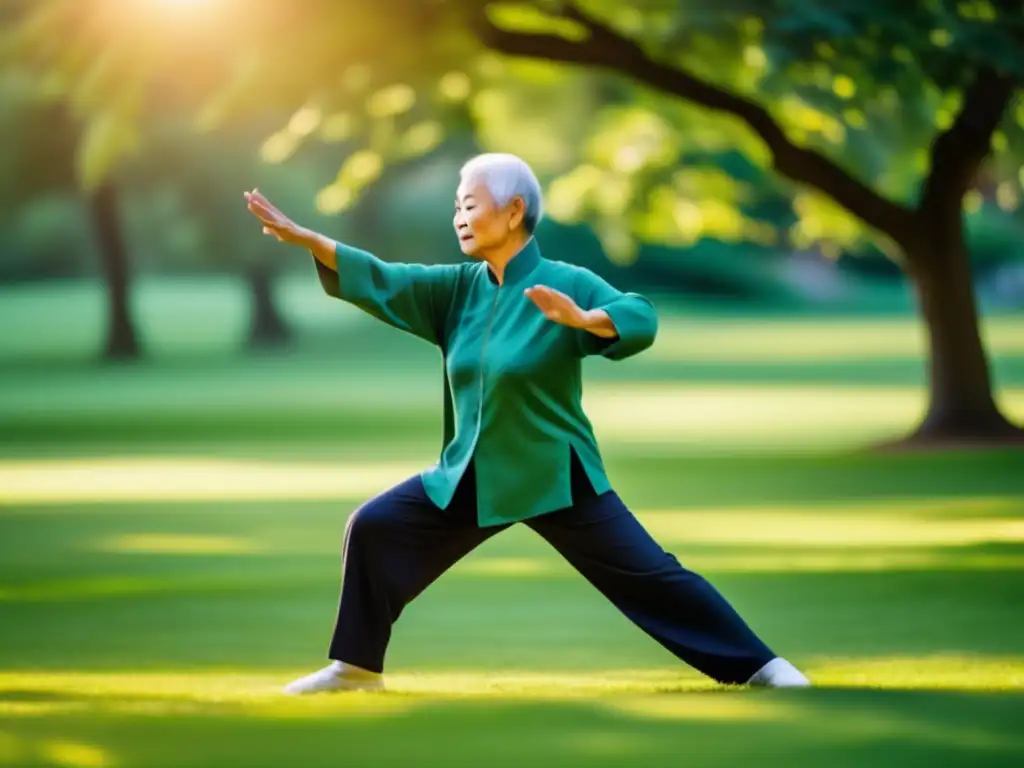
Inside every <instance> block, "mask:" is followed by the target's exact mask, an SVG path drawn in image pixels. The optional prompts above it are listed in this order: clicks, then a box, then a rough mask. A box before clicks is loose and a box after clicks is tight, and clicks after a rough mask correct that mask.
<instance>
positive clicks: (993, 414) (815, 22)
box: [475, 2, 1024, 443]
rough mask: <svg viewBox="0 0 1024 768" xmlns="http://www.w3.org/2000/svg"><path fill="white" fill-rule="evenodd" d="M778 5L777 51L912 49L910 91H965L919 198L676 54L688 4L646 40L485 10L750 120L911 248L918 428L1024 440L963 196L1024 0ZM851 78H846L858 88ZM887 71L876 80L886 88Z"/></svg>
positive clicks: (524, 43) (997, 111)
mask: <svg viewBox="0 0 1024 768" xmlns="http://www.w3.org/2000/svg"><path fill="white" fill-rule="evenodd" d="M646 5H647V8H648V10H653V8H654V7H656V6H660V7H661V9H662V10H663V11H667V9H668V4H667V3H665V4H661V3H648V4H646ZM741 5H743V4H741ZM764 5H765V4H759V5H758V6H757V8H758V9H760V8H761V7H762V6H764ZM771 6H772V7H771V11H772V14H771V16H770V17H769V18H767V19H765V20H764V22H763V25H762V24H755V25H753V26H754V27H755V29H756V28H760V29H762V30H763V31H764V33H765V35H766V38H765V41H764V42H765V47H764V49H763V50H765V58H766V59H767V58H768V57H769V55H775V56H777V57H778V58H779V59H780V60H781V61H782V63H783V64H784V65H792V64H793V63H794V62H797V63H799V62H802V61H807V60H812V61H813V60H814V58H818V59H821V58H822V50H823V49H822V44H825V45H829V46H832V47H833V48H835V49H837V52H836V54H835V55H836V56H837V57H839V58H841V59H842V60H843V61H844V62H845V63H846V64H847V65H848V66H850V67H853V66H856V65H858V64H859V66H860V68H861V69H868V68H871V67H875V68H876V69H877V68H879V67H880V68H882V69H883V72H876V73H873V74H875V75H876V77H877V76H878V75H882V76H884V75H885V72H884V68H885V64H886V62H885V61H884V60H883V59H882V57H881V56H880V55H879V52H880V51H885V50H896V49H897V47H899V48H898V50H900V52H901V58H902V59H903V60H904V61H903V62H902V64H901V62H899V61H897V62H895V63H894V64H893V65H891V66H890V67H889V69H890V72H889V73H888V74H889V75H890V82H892V83H894V84H895V85H897V87H898V88H899V89H900V91H901V92H907V93H914V92H915V91H914V90H912V89H914V88H916V89H921V88H922V87H928V88H930V89H932V90H933V91H939V92H941V93H942V94H943V96H945V97H947V98H948V101H952V102H956V101H959V107H958V108H956V109H955V111H951V114H950V115H949V119H948V120H947V124H946V125H945V127H940V128H939V129H938V130H937V131H936V132H935V133H934V135H933V136H932V137H931V140H930V143H928V144H922V145H921V146H920V150H927V153H928V155H927V163H926V169H925V173H924V176H923V178H922V179H921V180H920V183H919V184H918V186H917V189H916V190H914V191H915V192H916V194H914V195H913V196H912V197H911V198H910V199H904V200H899V199H895V200H894V199H892V198H890V197H887V196H884V195H883V194H882V193H880V192H879V191H878V190H877V189H874V188H872V187H871V186H869V183H868V182H867V181H864V180H861V179H860V178H858V176H857V175H855V174H854V173H852V172H851V171H848V170H846V169H844V168H843V167H842V166H841V165H840V164H839V163H838V162H836V161H834V160H832V159H830V158H829V157H828V156H827V155H826V154H825V153H824V152H823V151H821V150H820V149H816V148H813V147H808V146H806V145H805V144H804V143H802V142H798V141H796V140H794V139H792V138H791V137H790V136H788V135H787V133H786V131H785V130H784V128H783V126H782V124H781V123H780V121H779V120H778V119H777V118H776V117H774V116H773V114H772V112H771V111H770V110H769V109H766V108H765V107H763V106H760V105H759V104H757V103H756V102H755V101H754V100H753V99H751V98H749V97H747V96H745V95H742V94H739V93H735V92H732V91H730V90H727V89H725V88H723V87H721V86H719V85H717V84H715V83H714V82H712V81H711V80H710V79H709V78H707V77H702V76H700V75H698V74H695V73H694V72H692V71H688V70H687V69H686V68H685V67H682V66H677V65H675V64H674V63H672V59H673V58H676V59H678V58H679V57H672V56H671V54H670V53H669V52H670V51H671V50H673V46H674V45H676V44H677V42H678V41H679V40H681V39H685V38H686V26H685V22H684V21H683V19H685V15H684V14H682V13H680V14H679V19H680V23H679V25H678V26H673V25H672V24H667V25H666V32H665V33H664V35H662V36H661V38H660V40H658V44H654V43H648V44H641V43H638V42H636V40H635V39H632V38H631V37H630V36H628V35H627V34H625V33H624V32H623V31H620V29H619V28H617V27H616V26H614V25H613V23H610V22H608V21H605V20H601V19H600V18H599V17H598V16H597V15H596V14H593V13H589V12H584V11H583V10H581V9H580V8H578V7H576V6H572V5H566V6H563V7H562V8H561V9H560V10H559V11H558V12H557V14H558V15H557V18H558V19H559V20H560V21H562V22H569V23H571V24H574V25H576V26H577V27H578V28H579V30H581V31H580V33H579V34H577V35H576V36H575V37H574V39H570V38H569V37H567V36H565V35H561V34H556V33H552V32H550V31H542V32H529V31H522V30H521V29H510V28H508V27H507V26H502V25H500V24H499V23H495V21H494V20H493V19H492V18H491V17H490V16H488V15H486V14H485V13H480V14H478V15H477V17H476V22H475V23H476V26H475V29H476V30H477V34H478V35H479V37H480V38H481V40H482V41H484V42H485V43H486V44H487V45H488V46H489V47H491V48H492V49H494V50H499V51H502V52H503V53H506V54H509V55H513V56H526V57H536V58H544V59H548V60H551V61H560V62H564V63H567V64H573V65H582V66H590V67H600V68H604V69H609V70H612V71H615V72H618V73H621V74H624V75H628V76H630V77H631V78H633V79H634V80H635V81H637V82H639V83H643V84H644V85H646V86H649V87H652V88H654V89H656V90H658V91H660V92H662V93H665V94H668V95H671V96H674V97H676V98H678V99H680V100H681V101H685V102H688V103H692V104H695V105H699V106H701V107H703V108H704V109H707V110H711V111H714V112H717V113H722V114H727V115H730V116H732V117H735V118H737V119H738V120H739V121H742V122H743V123H744V124H745V125H746V126H747V127H749V128H750V129H751V130H752V131H753V132H754V133H755V134H756V135H757V136H758V137H759V138H760V139H761V141H762V142H763V143H764V145H765V146H766V147H767V150H768V153H769V155H770V158H771V164H772V167H773V168H774V169H775V170H776V171H777V172H778V173H779V174H781V175H783V176H785V177H787V178H789V179H791V180H793V181H795V182H798V183H800V184H802V185H804V186H806V187H808V188H810V189H813V190H815V191H817V192H819V193H821V194H822V195H824V196H826V197H827V198H829V199H830V200H831V201H832V202H834V203H835V204H836V205H838V206H839V207H841V208H842V209H844V210H845V211H846V212H848V213H849V214H851V215H852V216H854V217H856V219H858V220H859V221H861V222H863V223H864V224H865V225H866V226H867V227H869V228H870V229H872V230H874V231H875V232H877V233H879V234H881V235H883V236H884V237H885V238H887V239H888V240H889V241H891V242H892V243H893V244H895V246H896V248H897V249H898V257H897V258H899V259H900V261H901V263H902V265H903V267H904V269H905V271H906V272H907V275H908V277H909V278H910V279H911V281H912V282H913V284H914V286H915V288H916V291H917V295H918V297H919V302H920V307H921V312H922V315H923V318H924V321H925V324H926V326H927V329H928V338H929V350H930V363H931V365H930V373H931V376H930V393H929V394H930V397H929V407H928V413H927V416H926V417H925V420H924V422H923V423H922V424H921V425H920V427H919V428H918V430H917V432H916V437H917V438H919V439H922V440H926V441H940V442H953V443H959V442H963V441H976V440H980V441H992V440H1004V439H1005V440H1014V441H1018V440H1020V439H1021V432H1020V430H1018V429H1016V428H1015V427H1013V426H1012V425H1010V424H1009V423H1008V422H1007V420H1006V419H1005V417H1004V416H1003V415H1002V414H1001V413H1000V411H999V409H998V408H997V406H996V404H995V402H994V399H993V396H992V384H991V378H990V372H989V366H988V361H987V359H986V355H985V352H984V348H983V345H982V342H981V338H980V333H979V327H978V315H977V307H976V303H975V298H974V294H973V289H972V281H971V276H970V269H969V261H968V254H967V248H966V244H965V238H964V225H963V214H962V208H963V201H964V197H965V195H966V194H967V193H968V192H969V191H970V189H971V188H972V185H973V183H974V181H975V179H976V176H977V174H978V172H979V169H980V168H981V166H982V163H983V162H984V160H985V158H986V157H987V156H988V154H989V151H990V146H991V143H992V138H993V135H994V134H995V133H996V131H997V129H999V128H1000V126H1001V125H1003V124H1004V120H1005V118H1006V112H1007V108H1008V106H1009V104H1010V102H1011V97H1012V96H1013V94H1014V93H1015V91H1016V90H1017V88H1018V86H1019V82H1020V77H1021V75H1022V73H1021V71H1020V69H1021V66H1022V65H1021V61H1020V59H1019V57H1018V56H1017V55H1016V54H1015V51H1016V50H1018V46H1019V45H1020V43H1019V41H1020V40H1024V35H1022V32H1024V27H1022V24H1024V17H1022V16H1021V15H1020V14H1019V10H1018V9H1016V8H1015V7H1014V6H1015V4H1012V3H1003V4H994V3H989V2H975V3H968V4H961V6H964V7H970V9H971V11H968V12H967V13H966V14H965V13H963V11H962V10H960V12H959V13H958V12H957V11H955V10H954V11H950V10H948V9H947V8H946V7H945V6H944V4H940V3H929V2H921V3H905V4H902V5H901V7H900V10H899V11H898V12H894V10H893V8H892V7H891V6H889V5H888V4H883V3H873V2H858V3H856V4H852V3H851V4H836V3H820V4H819V3H811V2H776V3H773V4H771ZM754 8H755V6H753V5H751V6H750V7H749V10H751V11H753V10H754ZM972 11H973V12H972ZM715 18H716V19H717V20H719V21H720V20H721V19H722V17H721V15H718V16H717V17H715ZM751 18H753V17H751ZM826 41H828V42H826ZM825 55H827V54H825ZM911 65H913V66H911ZM839 74H840V75H843V76H845V77H846V78H847V80H850V78H849V76H847V75H845V73H842V72H841V71H840V73H839ZM839 82H840V86H839V89H840V90H842V89H844V88H848V87H849V85H848V84H847V83H846V82H845V81H839ZM851 83H852V81H851ZM884 83H885V81H884V80H881V81H879V80H875V84H876V86H878V85H884ZM833 84H835V81H833ZM904 88H905V89H906V90H903V89H904Z"/></svg>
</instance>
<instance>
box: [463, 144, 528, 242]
mask: <svg viewBox="0 0 1024 768" xmlns="http://www.w3.org/2000/svg"><path fill="white" fill-rule="evenodd" d="M471 176H475V177H478V178H479V179H480V180H481V181H482V182H483V184H484V186H485V187H487V191H488V192H490V193H491V196H492V197H493V198H494V201H495V202H496V203H497V204H498V205H499V206H505V205H508V204H509V203H510V202H511V201H512V198H514V197H521V198H523V206H524V208H525V212H524V214H523V226H524V227H525V228H526V231H527V232H529V233H530V234H533V231H534V230H535V229H536V228H537V225H538V224H539V223H540V220H541V218H542V217H543V215H544V204H543V197H542V194H541V190H540V182H539V181H537V177H536V175H534V173H533V171H532V170H531V169H530V166H529V165H527V164H526V162H525V161H524V160H523V159H522V158H519V157H516V156H515V155H509V154H505V153H502V152H489V153H487V154H483V155H477V156H476V157H474V158H472V159H471V160H470V161H469V162H467V163H466V164H465V165H464V166H462V170H461V171H460V172H459V177H460V178H461V179H467V178H469V177H471Z"/></svg>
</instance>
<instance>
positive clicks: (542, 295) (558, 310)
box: [524, 285, 591, 329]
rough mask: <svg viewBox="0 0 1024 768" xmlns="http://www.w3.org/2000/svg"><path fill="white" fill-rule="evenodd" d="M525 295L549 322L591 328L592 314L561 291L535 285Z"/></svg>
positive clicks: (570, 326)
mask: <svg viewBox="0 0 1024 768" xmlns="http://www.w3.org/2000/svg"><path fill="white" fill-rule="evenodd" d="M524 293H525V294H526V295H527V296H528V297H529V298H530V300H531V301H533V303H534V304H536V305H537V307H538V308H539V309H540V311H541V312H543V313H544V315H545V317H547V319H548V320H551V321H552V322H555V323H558V324H560V325H565V326H568V327H569V328H583V329H586V328H587V327H589V325H590V322H591V314H590V313H589V312H587V311H586V310H584V309H580V307H579V305H577V304H576V302H575V301H573V300H572V298H571V297H570V296H567V295H566V294H564V293H562V292H561V291H556V290H555V289H554V288H548V287H547V286H546V285H535V286H533V287H532V288H527V289H526V290H525V291H524Z"/></svg>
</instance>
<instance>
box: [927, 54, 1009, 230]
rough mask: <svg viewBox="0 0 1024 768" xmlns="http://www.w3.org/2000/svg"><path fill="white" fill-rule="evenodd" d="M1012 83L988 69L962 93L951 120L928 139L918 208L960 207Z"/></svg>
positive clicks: (978, 75) (983, 158)
mask: <svg viewBox="0 0 1024 768" xmlns="http://www.w3.org/2000/svg"><path fill="white" fill-rule="evenodd" d="M1016 87H1017V86H1016V83H1015V81H1014V79H1013V78H1012V77H1010V76H1008V75H1004V74H998V73H996V72H994V71H992V70H990V69H983V70H981V71H979V72H978V74H977V75H976V76H975V78H974V81H973V82H972V83H971V85H970V86H969V87H968V88H967V91H966V92H965V93H964V98H963V102H962V103H961V105H960V111H959V112H958V113H957V115H956V117H955V118H954V119H953V124H952V125H951V126H950V127H949V128H947V129H946V130H945V131H943V132H942V133H940V134H939V135H938V136H936V137H935V140H934V141H933V142H932V148H931V163H930V168H929V171H928V177H927V179H926V180H925V183H924V192H923V194H922V196H921V211H923V212H926V213H931V212H938V208H941V207H942V206H943V205H944V204H945V205H947V206H954V207H955V210H956V211H959V210H960V205H961V200H962V198H963V196H964V193H965V192H967V190H968V189H970V187H971V184H972V183H974V180H975V178H976V176H977V174H978V170H979V169H980V168H981V164H982V163H983V162H984V161H985V158H986V157H987V156H988V153H989V149H990V147H991V144H992V134H994V133H995V131H996V128H998V127H999V123H1000V122H1002V119H1003V115H1004V114H1005V112H1006V108H1007V106H1008V105H1009V103H1010V99H1011V97H1012V96H1013V93H1014V90H1015V89H1016ZM943 213H948V211H943Z"/></svg>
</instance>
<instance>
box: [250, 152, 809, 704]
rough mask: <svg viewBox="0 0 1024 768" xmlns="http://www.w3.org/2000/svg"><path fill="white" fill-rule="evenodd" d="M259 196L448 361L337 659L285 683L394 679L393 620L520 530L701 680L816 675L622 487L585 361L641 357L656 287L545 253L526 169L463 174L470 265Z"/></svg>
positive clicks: (312, 687) (358, 565)
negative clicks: (437, 413) (585, 378)
mask: <svg viewBox="0 0 1024 768" xmlns="http://www.w3.org/2000/svg"><path fill="white" fill-rule="evenodd" d="M245 197H246V200H247V201H248V207H249V210H250V211H251V212H252V213H253V214H254V215H255V216H256V217H257V218H259V219H260V221H261V222H262V224H263V232H264V233H265V234H268V235H273V236H276V237H277V238H278V239H279V240H281V241H283V242H286V243H292V244H295V245H299V246H302V247H303V248H306V249H309V250H310V251H311V252H312V254H313V256H314V257H315V264H316V267H317V272H318V274H319V277H320V281H321V283H322V284H323V287H324V290H325V291H326V292H327V293H328V294H330V295H331V296H333V297H336V298H339V299H343V300H344V301H347V302H349V303H351V304H354V305H355V306H357V307H360V308H361V309H363V310H365V311H366V312H368V313H369V314H371V315H373V316H374V317H376V318H378V319H380V320H383V321H384V322H385V323H388V324H390V325H392V326H395V327H397V328H400V329H401V330H403V331H407V332H408V333H412V334H414V335H416V336H418V337H420V338H422V339H424V340H426V341H429V342H430V343H432V344H436V345H437V346H438V347H440V349H441V352H442V355H443V357H444V373H445V375H444V379H445V380H444V392H445V409H444V448H443V451H442V453H441V457H440V460H439V461H438V462H437V463H436V464H435V465H434V466H432V467H430V468H429V469H426V470H424V471H423V472H422V473H420V474H419V475H417V476H415V477H412V478H410V479H408V480H406V481H404V482H402V483H400V484H399V485H397V486H395V487H394V488H392V489H390V490H388V491H385V492H384V493H382V494H381V495H379V496H377V497H376V498H373V499H371V500H370V501H368V502H367V503H365V504H364V505H363V506H361V507H360V508H359V509H357V510H356V511H355V512H354V513H353V514H352V515H351V517H350V518H349V521H348V525H347V528H346V530H345V537H344V545H343V548H344V551H343V560H342V574H341V598H340V606H339V609H338V616H337V622H336V625H335V630H334V636H333V639H332V642H331V645H330V652H329V658H330V659H331V660H332V663H331V664H330V665H329V666H327V667H326V668H324V669H321V670H319V671H317V672H314V673H313V674H311V675H308V676H306V677H303V678H300V679H299V680H296V681H294V682H293V683H291V684H290V685H288V686H287V687H286V689H285V691H286V692H288V693H295V694H307V693H319V692H326V691H338V690H375V689H380V688H382V687H383V678H382V673H383V669H384V656H385V652H386V650H387V646H388V641H389V639H390V637H391V628H392V626H393V625H394V623H395V621H396V620H397V619H398V617H399V616H400V615H401V613H402V610H403V609H404V608H405V606H406V605H408V604H409V603H410V602H411V601H412V600H413V599H415V597H416V596H417V595H419V594H420V593H421V592H423V590H424V589H426V588H427V587H428V586H429V585H430V584H431V583H432V582H433V581H435V580H436V579H437V578H438V577H439V576H441V574H443V573H444V572H445V571H446V570H448V569H449V568H450V567H452V566H453V565H454V564H455V563H456V562H457V561H458V560H459V559H461V558H462V557H464V556H465V555H466V554H468V553H469V552H470V551H471V550H473V549H474V548H475V547H477V546H478V545H480V544H481V543H483V542H484V541H486V540H487V539H489V538H490V537H492V536H494V535H495V534H498V533H500V532H501V531H503V530H505V529H506V528H508V527H509V526H511V525H514V524H516V523H524V524H526V525H528V526H529V527H530V528H532V529H533V530H534V531H536V532H537V533H538V534H540V535H541V536H542V537H543V538H544V539H545V540H546V541H547V542H548V543H549V544H551V546H553V547H554V548H555V549H556V550H557V551H558V552H559V553H560V554H561V555H562V556H563V557H564V558H565V559H566V560H568V561H569V563H571V564H572V566H573V567H574V568H576V570H577V571H579V572H580V573H581V574H582V575H583V576H584V577H585V578H586V579H587V580H588V581H589V582H590V583H591V584H593V585H594V586H595V587H596V588H597V589H598V590H600V591H601V593H602V594H603V595H604V596H605V597H607V598H608V599H609V600H610V601H611V602H612V603H613V604H614V605H615V606H616V607H617V608H618V609H619V610H621V611H622V612H623V613H624V614H625V615H626V616H627V617H628V618H629V619H631V620H632V621H633V622H634V623H635V624H636V625H637V626H639V627H640V628H641V629H642V630H643V631H644V632H646V633H647V634H648V635H650V636H651V637H652V638H654V639H655V640H656V641H657V642H659V643H660V644H661V645H662V646H664V647H665V648H666V649H668V650H669V651H670V652H671V653H673V654H675V655H676V656H677V657H678V658H680V659H681V660H682V661H684V662H686V663H687V664H689V665H691V666H692V667H694V668H696V669H698V670H700V671H701V672H702V673H704V674H705V675H708V676H709V677H711V678H713V679H715V680H717V681H719V682H722V683H733V684H743V683H747V684H751V685H761V686H770V687H783V686H802V685H808V684H809V683H808V680H807V678H805V677H804V676H803V675H802V674H801V673H800V672H799V671H798V670H797V669H796V668H795V667H793V665H791V664H790V663H789V662H787V661H786V660H784V659H782V658H780V657H778V656H776V655H775V654H774V653H772V651H771V650H769V648H768V647H767V646H766V645H765V644H764V643H763V642H762V641H761V640H760V639H759V638H758V637H757V636H756V635H755V634H754V632H752V631H751V629H750V628H749V627H748V626H747V625H746V624H745V623H744V621H743V620H742V619H741V618H740V616H739V615H738V614H737V613H736V611H735V610H733V608H732V607H731V606H730V605H729V603H728V602H726V600H725V599H724V598H723V597H722V596H721V595H720V594H719V593H718V592H717V591H716V590H715V589H714V587H712V586H711V585H710V584H709V583H708V582H707V581H706V580H705V579H703V578H702V577H701V576H699V575H697V574H695V573H692V572H690V571H687V570H685V569H684V568H683V567H682V566H681V565H680V564H679V562H678V560H676V558H675V557H674V556H673V555H671V554H669V553H668V552H666V551H665V550H664V549H662V548H661V546H659V545H658V543H657V542H655V541H654V539H652V538H651V536H650V535H649V534H648V533H647V531H646V530H645V529H644V528H643V526H642V525H641V524H640V522H639V521H638V520H637V519H636V518H635V517H634V516H633V514H632V513H631V512H630V511H629V509H627V508H626V506H625V505H624V504H623V502H622V500H621V499H620V498H619V497H618V495H617V494H616V493H615V491H614V490H612V486H611V484H610V482H609V480H608V477H607V475H606V474H605V470H604V466H603V464H602V461H601V456H600V453H599V452H598V447H597V443H596V441H595V439H594V433H593V430H592V428H591V425H590V422H589V421H588V419H587V417H586V415H585V414H584V412H583V409H582V407H581V402H580V400H581V388H582V387H581V361H582V359H583V358H584V357H586V356H588V355H603V356H604V357H606V358H609V359H612V360H622V359H624V358H627V357H630V356H632V355H635V354H637V353H638V352H641V351H643V350H644V349H646V348H647V347H649V346H650V345H651V344H652V343H653V341H654V336H655V333H656V330H657V318H656V315H655V311H654V308H653V307H652V306H651V303H650V302H649V301H648V300H647V299H645V298H643V297H642V296H639V295H636V294H632V293H622V292H620V291H618V290H616V289H615V288H613V287H612V286H611V285H609V284H608V283H607V282H605V281H604V280H602V279H601V278H600V277H598V276H597V275H595V274H593V273H592V272H590V271H588V270H586V269H583V268H581V267H577V266H573V265H571V264H567V263H565V262H561V261H551V260H548V259H546V258H545V257H543V256H542V255H541V252H540V248H539V247H538V245H537V241H536V239H535V238H534V232H535V230H536V228H537V224H538V222H539V221H540V219H541V192H540V185H539V184H538V182H537V179H536V177H535V176H534V174H533V172H532V171H531V170H530V168H529V167H528V166H527V165H526V163H524V162H523V161H522V160H520V159H519V158H517V157H514V156H512V155H500V154H488V155H481V156H478V157H476V158H474V159H472V160H471V161H470V162H469V163H467V164H466V165H465V166H464V167H463V169H462V172H461V183H460V184H459V187H458V190H457V192H456V197H455V219H454V224H455V234H456V236H457V238H458V240H459V245H460V246H461V248H462V251H463V253H464V254H466V255H468V256H470V257H472V260H471V261H469V262H467V263H461V264H457V265H433V266H425V265H420V264H397V263H388V262H384V261H381V260H379V259H377V258H376V257H375V256H373V255H371V254H370V253H367V252H366V251H362V250H359V249H357V248H353V247H351V246H348V245H344V244H341V243H337V242H335V241H334V240H331V239H330V238H328V237H325V236H324V235H320V234H317V233H315V232H311V231H310V230H308V229H305V228H303V227H300V226H298V225H297V224H296V223H294V222H293V221H292V220H290V219H289V218H288V217H286V216H285V215H284V214H282V213H281V211H280V210H278V209H277V208H276V207H274V206H273V205H272V204H271V203H270V202H269V201H268V200H267V199H266V198H265V197H264V196H263V195H261V194H260V193H259V192H257V191H253V192H251V193H249V192H247V193H246V195H245Z"/></svg>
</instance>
